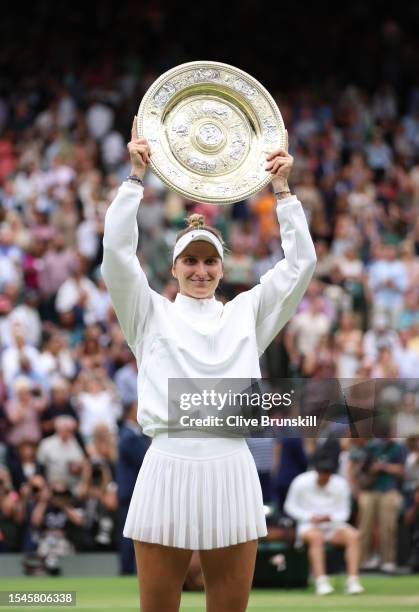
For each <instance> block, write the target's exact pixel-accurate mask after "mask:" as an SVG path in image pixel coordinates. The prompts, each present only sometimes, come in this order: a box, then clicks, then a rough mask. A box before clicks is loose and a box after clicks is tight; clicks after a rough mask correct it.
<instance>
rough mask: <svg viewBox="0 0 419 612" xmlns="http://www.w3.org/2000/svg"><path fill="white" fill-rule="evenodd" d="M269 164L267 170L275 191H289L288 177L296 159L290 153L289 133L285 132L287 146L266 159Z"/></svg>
mask: <svg viewBox="0 0 419 612" xmlns="http://www.w3.org/2000/svg"><path fill="white" fill-rule="evenodd" d="M266 161H267V164H266V166H265V170H269V171H270V172H271V174H272V175H273V177H272V183H273V186H274V190H275V191H287V190H288V189H289V187H288V177H289V175H290V172H291V169H292V166H293V163H294V158H293V156H292V155H290V154H289V153H288V132H287V131H285V146H284V148H283V149H276V150H275V151H272V153H269V155H267V157H266Z"/></svg>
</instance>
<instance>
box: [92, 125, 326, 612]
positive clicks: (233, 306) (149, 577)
mask: <svg viewBox="0 0 419 612" xmlns="http://www.w3.org/2000/svg"><path fill="white" fill-rule="evenodd" d="M128 150H129V153H130V158H131V164H132V168H131V178H129V179H127V180H126V181H124V182H123V184H122V185H121V186H120V188H119V190H118V193H117V195H116V197H115V199H114V201H113V202H112V204H111V205H110V207H109V209H108V211H107V214H106V219H105V233H104V239H103V246H104V255H103V263H102V273H103V278H104V280H105V283H106V285H107V287H108V290H109V293H110V296H111V299H112V303H113V306H114V308H115V311H116V314H117V317H118V320H119V322H120V325H121V327H122V330H123V332H124V334H125V337H126V339H127V342H128V344H129V346H130V347H131V350H132V351H133V353H134V354H135V356H136V358H137V362H138V365H139V373H138V406H139V408H138V422H139V424H140V425H141V427H142V429H143V431H144V433H145V434H146V435H148V436H150V437H151V438H152V442H151V445H150V447H149V449H148V451H147V453H146V456H145V458H144V462H143V464H142V466H141V470H140V472H139V475H138V479H137V482H136V485H135V489H134V492H133V496H132V499H131V504H130V508H129V512H128V515H127V519H126V523H125V528H124V536H125V537H129V538H132V539H133V541H134V547H135V554H136V561H137V570H138V577H139V589H140V606H141V607H140V609H141V610H142V612H163V611H164V612H174V611H177V610H179V605H180V600H181V590H182V585H183V583H184V580H185V576H186V573H187V570H188V566H189V562H190V559H191V555H192V552H193V551H194V550H198V551H199V556H200V560H201V565H202V571H203V575H204V581H205V591H206V598H207V611H208V612H227V611H234V612H241V611H242V610H245V609H246V607H247V602H248V598H249V592H250V589H251V584H252V578H253V573H254V566H255V559H256V549H257V541H258V538H259V537H263V536H265V535H266V534H267V529H266V521H265V517H264V511H263V503H262V493H261V487H260V483H259V479H258V475H257V471H256V466H255V463H254V460H253V457H252V455H251V453H250V451H249V449H248V446H247V443H246V441H245V439H244V438H227V437H225V438H222V437H208V438H200V439H197V438H189V439H188V438H174V437H169V436H168V390H167V387H168V379H169V378H189V377H191V378H218V379H219V378H260V376H261V372H260V367H259V357H260V356H261V355H262V353H263V352H264V351H265V349H266V347H267V346H268V345H269V343H270V342H271V341H272V339H273V338H274V337H275V336H276V335H277V334H278V332H279V330H280V329H281V328H282V327H283V326H284V325H285V323H286V322H287V321H288V319H289V318H290V317H291V315H292V314H293V312H294V310H295V308H296V306H297V304H298V303H299V301H300V300H301V298H302V296H303V294H304V292H305V290H306V288H307V285H308V283H309V281H310V278H311V276H312V273H313V270H314V267H315V262H316V255H315V251H314V246H313V242H312V239H311V236H310V232H309V229H308V226H307V222H306V218H305V215H304V212H303V209H302V206H301V204H300V202H299V201H298V200H297V198H296V197H295V196H293V195H291V193H290V191H289V187H288V182H287V179H288V176H289V173H290V170H291V167H292V164H293V158H292V157H291V155H289V153H288V150H287V147H286V149H278V150H276V151H274V152H273V153H271V154H270V155H269V156H267V165H266V169H267V170H268V171H270V172H271V173H272V179H273V181H272V182H273V187H274V192H275V194H276V197H277V199H278V203H277V209H276V210H277V216H278V221H279V223H280V227H281V241H282V248H283V251H284V253H285V258H284V259H282V260H281V261H279V262H278V263H277V264H276V265H275V266H274V268H272V269H271V270H269V272H267V273H266V274H264V275H263V277H262V278H261V279H260V283H259V284H258V285H257V286H255V287H254V288H253V289H251V290H249V291H245V292H243V293H241V294H239V295H238V296H237V297H235V298H234V299H233V300H231V301H230V302H228V303H226V304H222V303H221V302H220V301H218V300H217V299H216V298H215V296H214V294H215V291H216V289H217V286H218V284H219V281H220V279H221V278H222V276H223V257H224V248H223V240H222V237H221V236H220V234H219V232H218V231H217V230H216V229H214V228H212V227H208V226H206V225H205V223H204V220H203V217H201V216H199V215H192V217H191V218H190V224H189V227H187V228H186V229H184V230H183V231H181V232H180V234H179V235H178V236H177V239H176V244H175V245H174V252H173V266H172V274H173V276H174V277H175V278H176V279H177V280H178V283H179V292H178V293H177V295H176V299H175V300H174V302H171V301H169V300H168V299H167V298H165V297H163V296H161V295H159V294H158V293H156V292H155V291H154V290H152V289H151V288H150V287H149V284H148V282H147V278H146V276H145V273H144V271H143V270H142V268H141V266H140V264H139V261H138V259H137V243H138V227H137V212H138V207H139V205H140V202H141V198H142V196H143V186H142V180H143V178H144V174H145V171H146V168H147V165H148V163H149V161H150V149H149V146H148V143H147V141H146V140H145V139H144V138H137V135H136V117H134V122H133V126H132V135H131V141H130V142H129V144H128ZM139 224H140V226H141V206H140V209H139Z"/></svg>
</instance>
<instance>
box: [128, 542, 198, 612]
mask: <svg viewBox="0 0 419 612" xmlns="http://www.w3.org/2000/svg"><path fill="white" fill-rule="evenodd" d="M134 549H135V558H136V561H137V574H138V584H139V588H140V610H141V612H163V610H164V612H178V610H179V605H180V599H181V592H182V586H183V583H184V581H185V576H186V573H187V571H188V567H189V563H190V560H191V557H192V550H187V549H185V548H172V547H171V546H162V545H161V544H149V543H148V542H139V541H138V540H134Z"/></svg>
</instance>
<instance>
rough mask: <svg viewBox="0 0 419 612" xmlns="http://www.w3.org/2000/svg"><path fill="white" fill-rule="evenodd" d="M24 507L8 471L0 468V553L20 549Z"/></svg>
mask: <svg viewBox="0 0 419 612" xmlns="http://www.w3.org/2000/svg"><path fill="white" fill-rule="evenodd" d="M23 520H24V511H23V505H22V503H21V501H20V499H19V495H18V493H17V492H16V491H15V490H14V489H13V486H12V482H11V478H10V474H9V472H8V470H7V469H6V468H4V467H1V466H0V552H17V551H19V549H20V543H21V538H20V532H21V528H22V524H23Z"/></svg>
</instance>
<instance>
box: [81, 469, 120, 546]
mask: <svg viewBox="0 0 419 612" xmlns="http://www.w3.org/2000/svg"><path fill="white" fill-rule="evenodd" d="M80 497H81V500H82V501H83V502H84V511H85V514H84V518H85V528H86V531H85V536H86V546H87V547H88V549H90V550H111V549H114V548H115V546H116V511H117V507H118V497H117V485H116V483H115V482H114V481H113V479H112V474H111V471H110V469H109V467H108V466H107V465H106V463H105V462H103V461H102V460H101V459H92V460H91V461H90V463H89V467H88V470H87V478H86V479H85V480H84V482H83V484H82V487H81V488H80Z"/></svg>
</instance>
